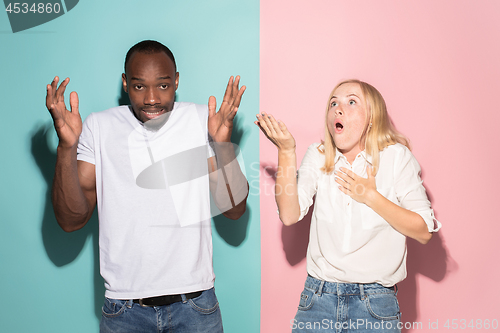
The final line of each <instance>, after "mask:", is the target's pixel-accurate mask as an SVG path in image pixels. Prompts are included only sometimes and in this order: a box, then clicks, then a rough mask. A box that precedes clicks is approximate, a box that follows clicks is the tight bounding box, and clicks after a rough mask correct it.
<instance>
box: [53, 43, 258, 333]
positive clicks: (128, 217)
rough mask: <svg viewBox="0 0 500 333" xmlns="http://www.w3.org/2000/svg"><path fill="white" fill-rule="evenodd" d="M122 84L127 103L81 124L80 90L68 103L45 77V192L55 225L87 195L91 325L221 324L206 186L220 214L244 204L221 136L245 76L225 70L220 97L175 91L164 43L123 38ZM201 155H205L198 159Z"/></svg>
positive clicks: (175, 327) (68, 218) (243, 188)
mask: <svg viewBox="0 0 500 333" xmlns="http://www.w3.org/2000/svg"><path fill="white" fill-rule="evenodd" d="M122 81H123V89H124V90H125V92H127V93H128V95H129V98H130V104H131V105H130V106H119V107H116V108H112V109H109V110H106V111H102V112H98V113H93V114H91V115H89V117H87V119H86V120H85V123H83V124H82V120H81V117H80V115H79V112H78V95H77V94H76V92H72V93H71V94H70V106H71V111H68V110H67V109H66V106H65V103H64V91H65V89H66V86H67V85H68V83H69V78H66V79H65V80H64V81H63V82H62V83H61V84H60V86H59V87H57V85H58V82H59V78H58V77H55V78H54V81H53V82H52V83H51V84H50V85H47V99H46V105H47V108H48V109H49V111H50V114H51V115H52V118H53V120H54V127H55V129H56V131H57V135H58V137H59V145H58V147H57V162H56V171H55V176H54V183H53V188H52V202H53V206H54V211H55V215H56V219H57V222H58V223H59V225H60V226H61V227H62V228H63V229H64V230H65V231H68V232H70V231H74V230H78V229H80V228H82V227H83V226H84V225H85V224H86V223H87V221H88V220H89V219H90V217H91V215H92V212H93V210H94V208H95V206H96V204H97V206H98V210H99V249H100V267H101V275H102V276H103V278H104V280H105V286H106V294H105V296H106V300H105V303H104V306H103V315H102V318H101V323H100V330H101V332H161V331H167V330H168V332H222V321H221V315H220V310H219V307H218V302H217V298H216V296H215V293H214V289H213V285H214V273H213V267H212V238H211V228H210V217H211V216H213V215H211V212H210V193H211V194H212V197H213V199H214V201H215V203H216V205H217V207H218V208H219V210H220V211H221V212H222V213H223V214H224V215H225V216H226V217H228V218H231V219H237V218H239V217H240V216H241V215H242V214H243V213H244V212H245V209H246V197H247V195H248V183H247V181H246V179H245V177H244V175H243V174H242V172H241V170H240V168H239V165H238V163H237V161H236V157H235V151H234V149H233V145H232V144H231V142H230V139H231V133H232V126H233V119H234V117H235V114H236V112H237V110H238V107H239V104H240V101H241V97H242V95H243V93H244V91H245V87H244V86H243V87H241V88H239V77H238V76H237V77H236V78H233V77H231V78H230V80H229V83H228V85H227V88H226V92H225V94H224V99H223V102H222V105H221V107H220V109H219V111H218V112H216V100H215V97H213V96H211V97H210V98H209V103H208V109H207V107H206V106H201V105H196V104H191V103H177V102H175V91H176V90H177V87H178V84H179V73H178V72H177V69H176V65H175V59H174V56H173V54H172V52H171V51H170V50H169V49H168V48H167V47H166V46H164V45H162V44H160V43H158V42H155V41H143V42H140V43H138V44H136V45H135V46H133V47H132V48H131V49H130V50H129V52H128V53H127V56H126V59H125V73H124V74H123V75H122ZM207 163H208V164H207Z"/></svg>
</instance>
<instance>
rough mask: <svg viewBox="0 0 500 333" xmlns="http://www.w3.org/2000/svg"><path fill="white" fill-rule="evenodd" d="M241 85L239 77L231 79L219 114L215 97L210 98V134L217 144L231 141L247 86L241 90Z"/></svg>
mask: <svg viewBox="0 0 500 333" xmlns="http://www.w3.org/2000/svg"><path fill="white" fill-rule="evenodd" d="M239 83H240V77H239V76H236V78H234V77H232V76H231V77H230V78H229V82H228V83H227V87H226V92H225V93H224V98H223V100H222V104H221V106H220V109H219V112H216V111H215V110H216V108H217V101H216V99H215V97H214V96H210V98H209V99H208V132H209V133H210V136H211V137H212V139H213V140H214V141H215V142H230V141H231V133H232V131H233V120H234V117H235V116H236V112H237V111H238V107H239V106H240V102H241V96H243V93H244V92H245V89H246V87H245V86H242V87H241V88H239V87H238V86H239Z"/></svg>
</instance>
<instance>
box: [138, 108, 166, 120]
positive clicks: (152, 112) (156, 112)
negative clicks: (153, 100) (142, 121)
mask: <svg viewBox="0 0 500 333" xmlns="http://www.w3.org/2000/svg"><path fill="white" fill-rule="evenodd" d="M142 112H143V113H144V115H145V116H146V118H148V119H154V118H156V117H158V116H160V115H162V114H163V113H165V110H164V109H159V110H158V109H154V110H142Z"/></svg>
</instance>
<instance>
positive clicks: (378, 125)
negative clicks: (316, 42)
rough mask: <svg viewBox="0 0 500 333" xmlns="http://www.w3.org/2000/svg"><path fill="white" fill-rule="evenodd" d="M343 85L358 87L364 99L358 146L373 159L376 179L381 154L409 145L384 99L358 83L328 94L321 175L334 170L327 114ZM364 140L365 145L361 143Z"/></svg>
mask: <svg viewBox="0 0 500 333" xmlns="http://www.w3.org/2000/svg"><path fill="white" fill-rule="evenodd" d="M346 83H356V84H359V86H360V87H361V91H362V92H363V95H364V98H365V102H366V105H365V110H366V115H365V118H366V123H365V130H364V131H363V133H362V135H361V138H360V142H361V143H362V144H363V146H364V147H365V151H366V154H368V155H370V156H371V157H372V168H373V175H376V174H377V171H378V166H379V162H380V156H379V152H380V151H382V150H384V148H386V147H387V146H390V145H393V144H396V143H401V144H402V145H405V146H406V147H408V149H410V143H409V140H408V139H407V138H406V137H405V136H404V135H403V134H401V133H399V132H398V131H397V130H396V128H395V127H394V125H393V124H392V122H391V120H390V118H389V114H388V113H387V107H386V105H385V101H384V98H383V97H382V95H381V94H380V92H379V91H378V90H377V89H375V87H373V86H372V85H370V84H368V83H366V82H363V81H360V80H346V81H342V82H340V83H339V84H337V86H336V87H335V88H334V89H333V90H332V92H331V93H330V97H329V98H328V102H327V105H326V114H325V140H324V141H323V149H322V150H321V149H318V150H319V151H320V152H321V153H322V154H324V155H325V165H324V166H323V168H321V171H323V172H325V173H331V172H332V171H333V169H334V167H335V149H336V147H335V142H334V141H333V137H332V134H331V133H330V131H329V130H328V111H329V110H330V100H331V99H332V97H333V94H334V92H335V90H337V88H338V87H340V86H341V85H343V84H346ZM363 140H364V142H362V141H363ZM318 148H319V147H318Z"/></svg>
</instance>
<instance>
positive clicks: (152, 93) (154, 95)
mask: <svg viewBox="0 0 500 333" xmlns="http://www.w3.org/2000/svg"><path fill="white" fill-rule="evenodd" d="M159 103H160V96H159V94H158V92H157V91H156V89H154V88H151V89H148V90H147V91H146V96H145V97H144V104H146V105H155V104H159Z"/></svg>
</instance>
